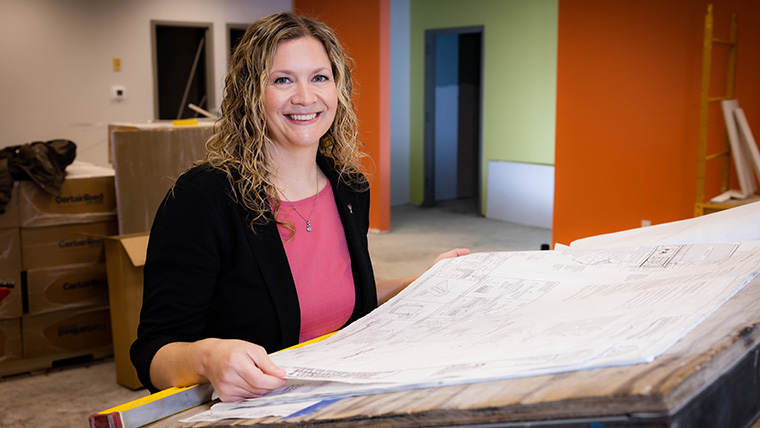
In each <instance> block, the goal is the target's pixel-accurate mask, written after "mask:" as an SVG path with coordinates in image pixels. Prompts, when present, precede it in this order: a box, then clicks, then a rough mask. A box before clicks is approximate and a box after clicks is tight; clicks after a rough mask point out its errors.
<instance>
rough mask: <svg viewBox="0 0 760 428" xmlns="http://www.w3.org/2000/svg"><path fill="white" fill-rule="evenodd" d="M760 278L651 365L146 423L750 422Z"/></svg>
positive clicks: (759, 383) (759, 348)
mask: <svg viewBox="0 0 760 428" xmlns="http://www.w3.org/2000/svg"><path fill="white" fill-rule="evenodd" d="M759 359H760V276H758V277H756V278H755V279H754V280H753V281H752V282H750V283H749V284H748V285H747V286H745V287H744V289H742V290H741V291H740V292H739V293H737V294H736V296H734V297H733V298H731V299H730V300H729V301H727V302H726V303H724V304H723V305H722V306H721V307H720V308H719V309H718V310H717V311H716V312H714V313H713V314H712V315H710V316H709V317H708V318H707V319H705V320H704V321H702V322H701V323H700V324H699V325H698V326H697V327H696V328H695V329H694V330H692V331H691V332H690V333H689V334H688V335H687V336H686V337H685V338H684V339H682V340H681V341H679V342H678V343H676V344H675V345H673V346H672V347H671V348H670V349H669V350H668V351H667V352H666V353H665V354H663V355H661V356H660V357H659V358H657V359H656V360H655V361H654V362H652V363H649V364H639V365H633V366H624V367H614V368H605V369H597V370H586V371H579V372H571V373H563V374H556V375H546V376H535V377H528V378H521V379H511V380H502V381H494V382H483V383H477V384H471V385H464V386H447V387H441V388H434V389H422V390H416V391H405V392H395V393H387V394H379V395H372V396H366V397H353V398H346V399H343V400H341V401H338V402H336V403H333V404H332V405H330V406H328V407H325V408H323V409H321V410H319V411H317V412H315V413H312V414H310V415H307V416H303V417H299V418H292V419H288V420H281V419H279V418H269V419H258V420H234V421H226V422H215V423H193V424H182V423H180V422H179V419H182V418H185V417H188V416H190V415H192V414H195V413H198V412H199V411H201V410H205V409H207V408H208V404H206V405H203V406H200V407H197V408H195V409H190V410H187V411H185V412H183V413H181V414H179V415H175V416H172V417H169V418H166V419H164V420H162V421H158V422H155V423H153V424H150V425H148V426H149V427H151V428H167V427H170V428H174V427H182V426H190V427H206V426H214V427H219V426H254V425H256V426H273V427H292V426H339V427H400V426H416V427H423V426H461V425H469V426H473V425H477V426H479V427H488V426H509V427H521V426H526V427H527V426H532V427H535V426H558V427H588V426H589V424H590V423H598V424H600V425H603V426H605V427H618V426H620V427H634V426H635V427H670V426H674V427H675V426H679V427H699V426H710V427H715V426H723V427H749V426H751V425H752V423H753V422H754V421H756V420H757V418H758V415H760V371H758V363H759Z"/></svg>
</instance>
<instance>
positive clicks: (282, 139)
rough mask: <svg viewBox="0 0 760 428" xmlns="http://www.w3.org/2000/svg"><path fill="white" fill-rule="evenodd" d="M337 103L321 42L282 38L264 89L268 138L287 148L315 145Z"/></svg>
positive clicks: (335, 90) (311, 38)
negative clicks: (282, 40)
mask: <svg viewBox="0 0 760 428" xmlns="http://www.w3.org/2000/svg"><path fill="white" fill-rule="evenodd" d="M337 106H338V91H337V89H336V87H335V80H334V78H333V74H332V64H331V63H330V59H329V58H328V56H327V52H326V51H325V48H324V46H323V45H322V43H321V42H320V41H319V40H317V39H315V38H314V37H301V38H299V39H293V40H287V41H284V42H281V43H280V44H279V45H278V46H277V50H276V51H275V54H274V59H273V61H272V68H271V70H270V72H269V80H268V81H267V86H266V88H265V90H264V108H265V110H266V123H267V128H268V130H269V138H271V139H272V140H273V141H274V142H275V143H276V144H278V145H279V146H281V147H282V148H285V149H288V150H290V149H296V148H303V147H314V145H317V146H318V145H319V139H320V138H321V137H322V136H323V135H324V134H325V133H326V132H327V130H328V129H330V126H331V125H332V123H333V119H335V111H336V109H337Z"/></svg>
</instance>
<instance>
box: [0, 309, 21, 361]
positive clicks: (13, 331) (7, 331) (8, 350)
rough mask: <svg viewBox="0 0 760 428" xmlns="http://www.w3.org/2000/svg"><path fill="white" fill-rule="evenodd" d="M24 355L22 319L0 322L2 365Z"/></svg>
mask: <svg viewBox="0 0 760 428" xmlns="http://www.w3.org/2000/svg"><path fill="white" fill-rule="evenodd" d="M22 355H23V354H22V346H21V318H15V319H12V320H5V321H0V363H1V362H4V361H8V360H17V359H19V358H21V356H22Z"/></svg>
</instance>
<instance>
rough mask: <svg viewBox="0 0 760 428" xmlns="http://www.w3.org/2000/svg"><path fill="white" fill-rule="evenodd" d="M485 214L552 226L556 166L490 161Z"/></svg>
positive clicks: (535, 225)
mask: <svg viewBox="0 0 760 428" xmlns="http://www.w3.org/2000/svg"><path fill="white" fill-rule="evenodd" d="M486 201H487V204H486V217H487V218H491V219H495V220H502V221H508V222H512V223H517V224H524V225H527V226H534V227H541V228H544V229H551V227H552V218H553V215H554V166H553V165H537V164H529V163H520V162H501V161H489V162H488V194H487V195H486Z"/></svg>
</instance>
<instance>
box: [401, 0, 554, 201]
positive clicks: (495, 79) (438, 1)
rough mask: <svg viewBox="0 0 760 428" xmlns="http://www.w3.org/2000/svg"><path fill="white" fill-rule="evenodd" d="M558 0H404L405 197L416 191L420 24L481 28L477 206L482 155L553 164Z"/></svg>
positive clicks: (420, 163)
mask: <svg viewBox="0 0 760 428" xmlns="http://www.w3.org/2000/svg"><path fill="white" fill-rule="evenodd" d="M557 14H558V0H468V1H466V2H463V1H461V0H411V2H410V27H411V28H410V41H409V42H410V87H411V90H410V99H411V101H410V102H411V106H410V107H411V111H410V117H409V120H410V153H409V167H410V177H409V185H410V200H411V202H412V203H416V204H418V203H421V202H422V199H423V191H424V187H423V186H424V184H423V182H424V180H423V179H424V141H425V140H424V129H425V124H424V120H423V116H424V108H425V93H424V89H425V80H424V79H425V55H424V47H425V30H432V29H443V28H454V27H473V26H483V27H484V34H483V36H484V38H483V44H484V52H485V53H484V64H483V65H484V69H483V136H482V138H483V153H482V167H481V171H482V182H483V183H484V185H483V187H482V192H483V193H482V198H481V199H482V200H483V202H484V205H483V207H482V209H483V212H485V195H486V190H487V185H488V183H486V182H485V180H486V177H487V173H488V172H487V170H486V168H487V166H488V162H489V161H493V160H498V161H512V162H525V163H536V164H544V165H554V127H555V120H554V119H555V112H556V83H557V78H556V76H557Z"/></svg>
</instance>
